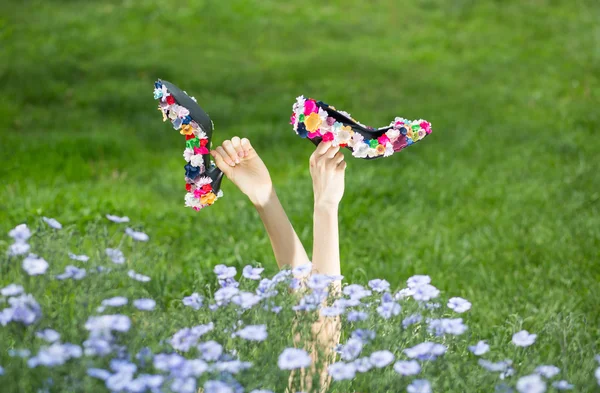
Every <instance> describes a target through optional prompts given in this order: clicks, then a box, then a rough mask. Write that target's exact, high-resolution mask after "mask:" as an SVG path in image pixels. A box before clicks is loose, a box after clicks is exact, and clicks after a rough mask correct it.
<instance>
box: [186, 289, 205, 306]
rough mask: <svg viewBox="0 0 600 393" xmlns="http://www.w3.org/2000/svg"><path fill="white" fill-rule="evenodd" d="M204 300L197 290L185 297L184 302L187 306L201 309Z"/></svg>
mask: <svg viewBox="0 0 600 393" xmlns="http://www.w3.org/2000/svg"><path fill="white" fill-rule="evenodd" d="M203 302H204V298H203V297H202V296H200V295H198V293H196V292H194V293H192V294H191V295H190V296H187V297H184V298H183V304H184V305H185V306H188V307H191V308H193V309H194V310H199V309H200V307H202V304H203Z"/></svg>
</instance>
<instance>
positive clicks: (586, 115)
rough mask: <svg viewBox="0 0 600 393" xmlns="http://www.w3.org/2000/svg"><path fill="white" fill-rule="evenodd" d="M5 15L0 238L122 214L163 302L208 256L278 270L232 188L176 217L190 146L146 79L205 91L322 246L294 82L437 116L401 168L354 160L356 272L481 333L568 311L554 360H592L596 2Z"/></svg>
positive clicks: (163, 5) (164, 4) (9, 6)
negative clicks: (414, 284)
mask: <svg viewBox="0 0 600 393" xmlns="http://www.w3.org/2000/svg"><path fill="white" fill-rule="evenodd" d="M0 7H1V8H0V9H1V10H2V12H0V86H1V88H2V94H0V133H1V134H0V157H1V165H0V179H1V181H2V187H1V188H0V226H1V228H0V232H2V233H7V232H8V230H9V229H10V228H12V227H14V226H15V225H17V224H19V223H22V222H30V223H31V222H35V221H36V220H37V219H38V218H37V217H39V216H41V215H44V216H49V217H54V218H56V219H58V220H59V221H60V222H62V223H63V224H64V225H76V226H80V227H81V228H83V226H84V225H85V224H86V223H87V222H89V221H95V220H105V219H104V218H103V217H104V215H105V214H106V213H111V214H118V215H127V216H129V217H130V218H131V219H132V224H133V225H134V226H135V227H136V228H139V229H142V230H144V231H146V232H147V233H148V234H149V235H150V237H151V245H150V246H151V247H154V248H156V249H157V250H160V253H159V255H161V257H160V258H158V259H157V260H155V261H152V265H149V266H147V269H146V271H145V272H144V273H145V274H149V275H162V276H163V277H164V280H165V282H166V285H165V288H164V290H165V292H166V294H167V295H168V296H173V297H175V296H180V294H181V293H187V294H189V293H190V292H191V291H192V290H193V289H194V288H197V287H200V286H201V285H202V280H204V279H205V278H206V277H208V276H207V274H209V272H210V271H211V269H212V266H213V265H215V264H217V263H226V264H234V265H237V266H243V265H244V264H246V263H251V262H254V261H257V262H260V263H262V264H264V266H266V267H267V268H268V270H269V271H271V272H273V271H274V270H275V269H276V265H275V261H274V258H273V256H272V251H271V248H270V244H269V241H268V238H267V237H266V234H265V232H264V230H263V227H262V224H261V222H260V220H259V218H258V215H257V214H256V212H255V211H254V210H253V208H252V206H251V205H250V203H249V202H248V201H247V200H245V198H244V196H243V195H242V194H241V193H240V192H238V191H237V190H236V189H235V187H234V186H233V185H232V184H231V183H228V182H227V181H224V186H223V189H224V192H225V196H224V198H223V199H222V200H220V201H219V202H218V203H216V204H215V205H214V206H213V207H211V208H210V209H206V210H203V211H202V212H199V213H196V212H194V211H192V210H191V209H187V208H184V206H183V196H184V193H185V190H184V187H183V186H184V180H183V165H184V163H185V162H184V161H183V158H182V156H181V153H182V151H183V147H184V141H183V138H182V137H181V135H179V133H178V132H177V131H174V130H173V129H172V128H171V127H170V125H169V124H164V123H162V122H161V115H160V113H159V112H158V111H157V110H156V102H155V101H154V100H153V97H152V90H153V82H154V80H156V79H157V78H163V79H166V80H169V81H172V82H174V83H176V84H177V85H179V86H180V87H181V88H182V89H184V90H187V91H188V92H189V93H190V94H191V95H194V96H195V97H196V98H197V100H198V102H199V103H200V104H201V105H202V106H203V107H204V108H205V109H206V110H207V111H208V112H209V114H210V115H211V117H212V118H213V120H214V123H215V127H216V128H215V140H214V141H213V143H215V144H216V143H220V142H221V141H222V140H224V139H229V138H231V137H232V136H234V135H239V136H242V137H243V136H245V137H249V138H250V140H251V141H252V142H253V144H254V145H255V147H256V149H257V151H258V152H259V154H260V155H261V156H262V157H263V159H264V161H265V162H266V164H267V166H268V167H269V168H270V170H271V175H272V177H273V179H274V182H275V185H276V188H277V191H278V194H279V196H280V198H281V200H282V202H283V204H284V206H285V208H286V210H287V211H288V214H289V215H290V218H291V220H292V222H293V224H294V226H295V228H296V230H297V232H298V233H299V235H300V237H301V239H302V240H303V242H304V243H305V246H306V247H307V249H308V250H309V251H310V250H311V248H312V188H311V180H310V176H309V172H308V157H309V155H310V153H311V151H312V148H313V146H312V144H311V143H309V142H307V141H304V140H301V139H300V138H298V137H297V136H296V135H295V134H294V132H293V130H292V128H291V126H290V125H289V124H288V122H289V116H290V114H291V106H292V104H293V102H294V100H295V97H296V96H298V95H300V94H304V95H305V96H310V97H314V98H316V99H320V100H323V101H325V102H328V103H329V104H332V105H335V106H336V107H338V108H340V109H344V110H347V111H348V112H350V113H352V115H353V116H354V117H355V118H357V119H358V120H360V121H361V122H363V123H366V124H369V125H372V126H375V127H378V126H383V125H386V124H388V123H389V122H390V121H391V120H392V119H393V118H394V117H395V116H403V117H407V118H409V119H414V118H423V119H427V120H429V121H431V123H432V125H433V134H432V135H431V136H429V137H428V138H427V139H425V141H424V142H422V143H419V144H418V145H416V146H413V147H411V148H409V149H407V150H405V151H404V152H402V153H401V154H399V155H395V156H393V157H391V158H387V159H380V160H375V161H366V160H358V159H354V158H352V157H351V156H350V154H348V152H347V161H348V170H347V184H346V186H347V191H346V194H345V197H344V200H343V201H342V208H341V214H340V216H341V217H340V233H341V246H342V252H341V253H342V263H343V266H342V271H343V274H344V275H345V276H346V277H347V280H348V281H356V282H362V283H364V282H366V281H367V279H371V278H375V277H380V278H386V279H387V280H389V281H390V282H391V283H392V285H393V286H402V285H403V282H404V281H405V280H406V278H407V277H408V276H410V275H412V274H415V273H421V274H429V275H430V276H431V277H432V279H433V283H434V284H436V285H437V286H438V287H439V288H440V289H442V290H443V291H445V292H447V293H448V294H450V295H458V296H464V297H466V298H468V299H469V300H471V301H472V303H473V305H474V307H473V311H472V314H473V318H474V320H475V321H476V323H477V327H476V328H473V329H474V330H475V329H477V332H479V333H481V334H482V335H485V334H487V333H489V332H491V331H492V330H493V329H496V328H497V327H498V326H506V325H513V324H514V325H522V326H523V327H524V328H527V329H529V330H531V331H536V332H538V333H539V334H540V337H541V339H542V340H545V338H544V334H543V331H544V329H546V328H547V327H548V326H550V325H552V324H553V323H557V324H558V325H557V326H560V328H559V329H558V330H557V331H560V332H562V333H564V337H559V336H560V334H559V335H558V336H557V337H549V338H547V342H546V345H547V351H548V353H550V354H553V355H554V356H556V357H559V358H560V354H561V353H564V351H565V350H566V349H565V348H568V345H569V344H568V343H569V342H570V340H577V341H578V342H579V343H580V344H584V345H587V346H588V347H589V348H590V354H589V357H591V355H592V353H593V351H596V352H597V351H598V348H599V342H598V337H599V336H598V328H599V324H600V312H599V309H600V306H599V300H598V299H600V255H599V252H600V215H599V212H600V202H599V200H600V170H599V169H600V168H599V164H598V163H599V161H600V140H599V138H598V126H599V125H600V112H599V108H600V105H599V104H600V89H599V88H600V23H599V21H600V3H599V2H597V1H591V0H590V1H584V0H575V1H567V0H564V1H558V0H520V1H500V0H498V1H469V0H455V1H443V0H415V1H399V0H385V1H384V0H371V1H355V0H345V1H328V2H287V1H274V0H263V1H240V0H234V1H202V0H194V1H191V0H190V1H180V2H168V1H153V0H143V1H142V0H140V1H90V2H84V1H19V2H17V1H12V2H2V6H0ZM9 240H10V239H9V238H8V237H7V236H4V237H2V239H1V240H0V246H2V247H3V248H4V247H5V246H7V245H8V244H9ZM309 253H310V252H309ZM211 279H212V278H211ZM562 333H561V334H562ZM572 360H573V359H572Z"/></svg>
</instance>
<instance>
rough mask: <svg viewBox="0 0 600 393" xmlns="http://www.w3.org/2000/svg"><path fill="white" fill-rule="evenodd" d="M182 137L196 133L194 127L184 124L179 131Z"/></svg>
mask: <svg viewBox="0 0 600 393" xmlns="http://www.w3.org/2000/svg"><path fill="white" fill-rule="evenodd" d="M179 133H180V134H181V135H192V134H193V133H194V127H192V126H191V125H190V124H183V125H182V126H181V130H179Z"/></svg>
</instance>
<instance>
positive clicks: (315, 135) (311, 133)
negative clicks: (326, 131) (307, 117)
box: [308, 129, 321, 139]
mask: <svg viewBox="0 0 600 393" xmlns="http://www.w3.org/2000/svg"><path fill="white" fill-rule="evenodd" d="M318 136H321V129H318V130H316V131H315V132H309V133H308V137H309V138H310V139H313V138H316V137H318Z"/></svg>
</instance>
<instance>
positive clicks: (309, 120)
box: [304, 112, 322, 132]
mask: <svg viewBox="0 0 600 393" xmlns="http://www.w3.org/2000/svg"><path fill="white" fill-rule="evenodd" d="M321 123H322V121H321V118H320V117H319V114H318V113H317V112H313V113H311V114H310V115H308V116H307V117H306V118H305V119H304V126H305V127H306V129H307V130H308V131H310V132H315V131H316V130H318V129H319V127H321Z"/></svg>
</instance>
